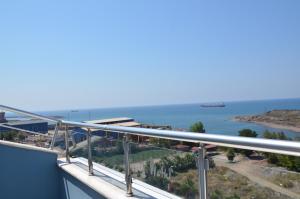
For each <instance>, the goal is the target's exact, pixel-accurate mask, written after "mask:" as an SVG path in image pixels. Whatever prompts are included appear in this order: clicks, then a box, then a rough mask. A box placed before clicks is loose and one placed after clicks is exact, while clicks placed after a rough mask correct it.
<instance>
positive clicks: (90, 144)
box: [87, 129, 94, 176]
mask: <svg viewBox="0 0 300 199" xmlns="http://www.w3.org/2000/svg"><path fill="white" fill-rule="evenodd" d="M91 138H92V134H91V129H88V134H87V145H88V164H89V175H90V176H91V175H94V170H93V161H92V143H91Z"/></svg>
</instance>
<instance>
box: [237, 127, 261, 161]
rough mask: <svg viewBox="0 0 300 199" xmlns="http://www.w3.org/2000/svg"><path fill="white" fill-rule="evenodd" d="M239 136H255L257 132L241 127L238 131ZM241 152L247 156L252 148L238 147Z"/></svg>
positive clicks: (250, 153)
mask: <svg viewBox="0 0 300 199" xmlns="http://www.w3.org/2000/svg"><path fill="white" fill-rule="evenodd" d="M239 136H242V137H257V133H256V132H255V131H252V130H251V129H243V130H240V131H239ZM237 151H238V152H240V153H241V154H243V155H245V156H247V157H249V156H250V155H252V153H253V151H252V150H246V149H239V150H237Z"/></svg>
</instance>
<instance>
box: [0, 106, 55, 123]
mask: <svg viewBox="0 0 300 199" xmlns="http://www.w3.org/2000/svg"><path fill="white" fill-rule="evenodd" d="M0 110H4V111H9V112H12V113H17V114H20V115H25V116H29V117H33V118H37V119H41V120H45V121H48V122H55V123H56V122H59V121H60V120H59V119H56V118H52V117H47V116H43V115H39V114H36V113H31V112H28V111H24V110H21V109H17V108H12V107H9V106H4V105H0Z"/></svg>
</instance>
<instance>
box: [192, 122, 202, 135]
mask: <svg viewBox="0 0 300 199" xmlns="http://www.w3.org/2000/svg"><path fill="white" fill-rule="evenodd" d="M190 131H191V132H197V133H205V129H204V125H203V123H202V122H200V121H199V122H196V123H194V124H193V125H192V126H191V127H190Z"/></svg>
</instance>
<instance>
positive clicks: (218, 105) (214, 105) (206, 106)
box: [200, 103, 226, 108]
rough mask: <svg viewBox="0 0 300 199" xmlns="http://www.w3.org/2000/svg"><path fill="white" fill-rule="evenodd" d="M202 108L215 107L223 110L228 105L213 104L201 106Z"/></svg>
mask: <svg viewBox="0 0 300 199" xmlns="http://www.w3.org/2000/svg"><path fill="white" fill-rule="evenodd" d="M200 106H201V107H203V108H213V107H219V108H223V107H225V106H226V105H225V104H224V103H211V104H201V105H200Z"/></svg>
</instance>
